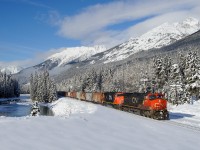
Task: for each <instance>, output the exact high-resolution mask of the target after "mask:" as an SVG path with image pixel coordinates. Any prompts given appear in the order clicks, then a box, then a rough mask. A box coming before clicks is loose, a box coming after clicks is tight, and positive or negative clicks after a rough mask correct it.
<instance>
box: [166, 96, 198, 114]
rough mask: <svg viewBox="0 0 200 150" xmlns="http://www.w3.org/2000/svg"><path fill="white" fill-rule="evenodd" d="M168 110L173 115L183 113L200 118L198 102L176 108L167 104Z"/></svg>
mask: <svg viewBox="0 0 200 150" xmlns="http://www.w3.org/2000/svg"><path fill="white" fill-rule="evenodd" d="M168 110H169V111H170V112H173V113H185V114H190V115H193V116H198V117H200V100H199V101H195V102H194V104H193V105H191V104H183V105H178V106H176V105H171V104H169V105H168Z"/></svg>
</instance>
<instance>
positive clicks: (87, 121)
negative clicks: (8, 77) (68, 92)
mask: <svg viewBox="0 0 200 150" xmlns="http://www.w3.org/2000/svg"><path fill="white" fill-rule="evenodd" d="M52 107H53V110H54V112H57V115H56V116H54V117H50V116H48V117H45V116H39V117H21V118H16V117H13V118H12V117H0V132H1V136H0V140H1V149H3V150H11V149H15V150H27V149H29V150H45V149H48V150H64V149H70V150H94V149H95V150H102V149H104V150H122V149H125V150H134V149H135V150H146V149H148V150H198V149H199V147H200V143H199V142H198V141H199V140H200V136H199V131H198V130H193V129H190V128H187V127H184V126H179V125H177V124H172V123H170V121H157V120H153V119H149V118H145V117H141V116H137V115H133V114H131V113H127V112H123V111H119V110H115V109H111V108H107V107H103V106H100V105H96V104H91V103H87V102H81V101H77V100H72V99H70V98H62V99H60V100H59V101H57V102H56V103H54V106H52ZM177 120H181V119H179V118H178V119H177ZM16 127H17V128H16ZM27 137H28V138H27Z"/></svg>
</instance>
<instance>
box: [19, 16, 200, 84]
mask: <svg viewBox="0 0 200 150" xmlns="http://www.w3.org/2000/svg"><path fill="white" fill-rule="evenodd" d="M199 29H200V23H199V21H198V20H197V19H195V18H188V19H186V20H184V21H183V22H181V23H173V24H169V23H164V24H162V25H161V26H159V27H157V28H154V29H152V30H150V31H149V32H147V33H145V34H143V35H142V36H140V37H138V38H131V39H130V40H129V41H127V42H124V43H122V44H120V45H117V46H115V47H113V48H111V49H109V50H106V48H105V47H104V46H95V47H76V48H64V49H59V51H60V52H59V53H56V54H54V55H52V56H50V57H48V58H47V59H46V61H44V62H42V63H40V64H38V65H35V66H33V67H30V68H27V69H24V70H22V71H21V72H19V73H18V74H17V75H16V77H17V78H18V79H20V80H21V83H26V82H27V78H29V77H30V74H31V73H33V72H35V71H40V70H43V69H48V70H50V73H51V75H54V76H55V78H57V79H58V78H59V81H61V80H62V79H63V78H67V77H69V76H73V75H74V74H75V73H77V74H78V73H81V72H82V71H83V72H84V70H86V68H89V67H96V68H97V67H100V66H104V65H105V64H108V65H109V62H110V63H111V64H112V63H118V64H119V63H121V62H122V61H129V60H133V59H134V58H140V57H141V58H144V57H149V56H150V55H152V56H153V55H155V53H156V54H157V53H163V52H165V51H167V47H166V46H169V47H170V46H171V49H175V47H176V46H177V45H178V44H179V45H180V46H181V45H184V44H187V43H189V45H190V46H192V45H191V44H190V42H194V41H195V38H194V36H195V35H196V34H197V33H195V34H194V35H192V37H190V36H189V35H191V34H193V33H194V32H196V31H198V30H199ZM185 37H187V38H188V39H187V38H185ZM196 37H197V39H198V37H199V36H198V35H196ZM184 38H185V39H184ZM181 39H184V40H186V39H187V40H186V41H182V42H183V43H180V42H181V41H180V40H181ZM177 41H178V42H177ZM172 43H174V45H173V44H172ZM169 47H168V48H169ZM162 51H163V52H162ZM69 69H70V71H69ZM60 74H61V75H60Z"/></svg>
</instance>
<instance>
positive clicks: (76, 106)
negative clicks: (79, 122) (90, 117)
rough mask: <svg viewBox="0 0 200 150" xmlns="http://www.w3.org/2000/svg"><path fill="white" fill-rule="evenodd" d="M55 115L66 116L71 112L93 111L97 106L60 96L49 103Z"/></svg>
mask: <svg viewBox="0 0 200 150" xmlns="http://www.w3.org/2000/svg"><path fill="white" fill-rule="evenodd" d="M50 108H51V109H52V111H53V114H54V115H55V116H63V117H68V116H70V115H71V114H79V113H89V114H90V113H94V112H95V111H96V109H97V106H96V105H94V104H92V103H87V102H82V101H78V100H75V99H71V98H60V99H59V100H58V101H56V102H54V103H53V104H51V105H50Z"/></svg>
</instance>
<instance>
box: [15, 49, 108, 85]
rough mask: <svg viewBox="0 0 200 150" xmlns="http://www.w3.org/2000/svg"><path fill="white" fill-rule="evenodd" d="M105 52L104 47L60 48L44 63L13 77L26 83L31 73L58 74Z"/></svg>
mask: <svg viewBox="0 0 200 150" xmlns="http://www.w3.org/2000/svg"><path fill="white" fill-rule="evenodd" d="M105 50H106V48H105V46H94V47H84V46H82V47H71V48H61V49H58V51H59V52H58V53H55V54H53V55H51V56H50V57H48V58H47V59H46V60H45V61H44V62H42V63H40V64H38V65H35V66H33V67H29V68H26V69H23V70H21V71H20V72H19V73H17V74H16V75H15V77H16V78H18V79H19V81H20V83H26V82H27V80H28V79H29V77H30V75H31V73H35V71H41V70H44V69H47V70H49V71H50V73H51V74H59V73H60V72H62V71H63V70H67V69H69V68H70V67H71V66H72V65H73V64H74V63H79V62H81V61H84V60H87V59H88V58H90V57H91V56H92V55H94V54H96V53H100V52H103V51H105Z"/></svg>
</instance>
